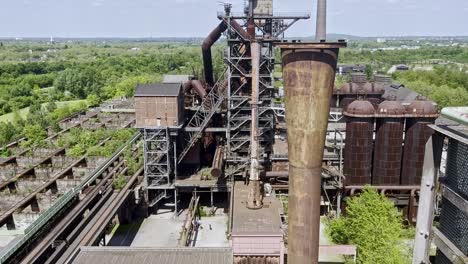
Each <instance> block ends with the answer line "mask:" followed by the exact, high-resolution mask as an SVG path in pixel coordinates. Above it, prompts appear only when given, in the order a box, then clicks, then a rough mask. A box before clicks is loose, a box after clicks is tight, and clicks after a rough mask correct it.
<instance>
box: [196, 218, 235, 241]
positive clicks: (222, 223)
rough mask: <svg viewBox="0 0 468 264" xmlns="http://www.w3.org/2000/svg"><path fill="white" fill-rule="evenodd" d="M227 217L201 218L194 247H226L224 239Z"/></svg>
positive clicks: (225, 239)
mask: <svg viewBox="0 0 468 264" xmlns="http://www.w3.org/2000/svg"><path fill="white" fill-rule="evenodd" d="M227 221H228V216H227V215H222V216H211V217H203V218H202V219H201V221H200V223H201V228H199V230H198V234H197V236H196V241H195V246H196V247H228V246H229V241H228V240H227V238H226V231H227V230H226V229H227Z"/></svg>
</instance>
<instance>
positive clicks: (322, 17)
mask: <svg viewBox="0 0 468 264" xmlns="http://www.w3.org/2000/svg"><path fill="white" fill-rule="evenodd" d="M316 26H317V28H316V31H315V40H317V41H322V40H326V39H327V0H318V1H317V25H316Z"/></svg>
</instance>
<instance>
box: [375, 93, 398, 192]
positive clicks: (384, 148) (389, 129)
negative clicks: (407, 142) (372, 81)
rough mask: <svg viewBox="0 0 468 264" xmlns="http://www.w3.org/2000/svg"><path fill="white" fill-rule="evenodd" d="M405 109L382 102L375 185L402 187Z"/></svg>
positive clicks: (376, 140)
mask: <svg viewBox="0 0 468 264" xmlns="http://www.w3.org/2000/svg"><path fill="white" fill-rule="evenodd" d="M405 112H406V110H405V107H404V106H403V105H402V104H401V103H400V102H397V101H384V102H382V103H381V104H380V105H379V107H378V109H377V114H376V124H377V125H376V135H375V149H374V167H373V170H372V184H373V185H400V173H401V158H402V145H403V127H404V120H405Z"/></svg>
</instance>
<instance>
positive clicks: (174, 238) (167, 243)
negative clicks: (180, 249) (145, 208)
mask: <svg viewBox="0 0 468 264" xmlns="http://www.w3.org/2000/svg"><path fill="white" fill-rule="evenodd" d="M173 215H174V214H173V213H172V212H167V213H164V214H159V215H151V216H150V217H148V218H146V219H145V220H144V221H143V223H142V225H141V226H140V228H139V229H138V231H137V234H136V236H135V239H134V240H133V241H132V243H131V246H132V247H177V245H178V239H179V233H180V231H181V230H182V224H183V222H184V217H179V218H173Z"/></svg>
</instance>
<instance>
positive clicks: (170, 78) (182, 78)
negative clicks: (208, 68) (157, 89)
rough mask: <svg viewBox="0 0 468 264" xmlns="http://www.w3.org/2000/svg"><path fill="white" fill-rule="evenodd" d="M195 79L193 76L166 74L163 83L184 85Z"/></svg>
mask: <svg viewBox="0 0 468 264" xmlns="http://www.w3.org/2000/svg"><path fill="white" fill-rule="evenodd" d="M192 78H193V76H192V75H173V74H166V75H164V77H163V83H184V82H186V81H189V80H191V79H192Z"/></svg>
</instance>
